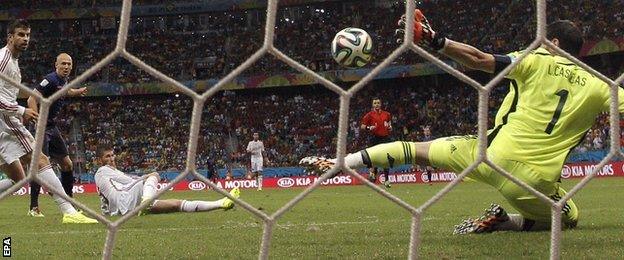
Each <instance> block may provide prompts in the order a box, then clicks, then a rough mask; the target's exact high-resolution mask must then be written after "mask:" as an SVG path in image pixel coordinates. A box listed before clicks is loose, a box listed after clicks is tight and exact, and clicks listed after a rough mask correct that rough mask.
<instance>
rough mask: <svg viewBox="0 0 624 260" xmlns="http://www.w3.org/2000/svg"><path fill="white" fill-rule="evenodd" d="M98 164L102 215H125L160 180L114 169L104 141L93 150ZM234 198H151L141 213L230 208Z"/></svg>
mask: <svg viewBox="0 0 624 260" xmlns="http://www.w3.org/2000/svg"><path fill="white" fill-rule="evenodd" d="M96 156H97V160H98V163H99V164H100V165H101V167H100V168H99V169H98V170H97V172H96V173H95V185H96V186H97V188H98V191H99V195H100V199H101V202H102V205H101V206H102V213H104V214H106V215H125V214H126V213H128V212H129V211H131V210H132V209H134V208H135V207H137V206H139V204H140V203H141V202H142V201H145V200H148V199H150V198H152V197H154V195H156V192H157V191H158V189H157V188H156V185H157V184H158V182H159V181H160V176H159V175H158V173H157V172H154V173H150V174H147V175H144V176H142V177H139V176H132V175H128V174H125V173H123V172H122V171H120V170H117V166H116V164H115V152H114V151H113V147H112V146H111V145H108V144H100V145H99V146H98V148H97V150H96ZM230 195H232V197H235V198H238V197H240V189H239V188H234V189H232V190H231V191H230ZM233 207H234V201H232V200H231V199H229V198H227V197H226V198H222V199H220V200H217V201H199V200H195V201H189V200H178V199H167V200H154V202H152V204H150V205H149V206H148V207H147V208H146V209H144V210H143V211H141V213H143V214H144V213H169V212H201V211H211V210H215V209H225V210H228V209H231V208H233Z"/></svg>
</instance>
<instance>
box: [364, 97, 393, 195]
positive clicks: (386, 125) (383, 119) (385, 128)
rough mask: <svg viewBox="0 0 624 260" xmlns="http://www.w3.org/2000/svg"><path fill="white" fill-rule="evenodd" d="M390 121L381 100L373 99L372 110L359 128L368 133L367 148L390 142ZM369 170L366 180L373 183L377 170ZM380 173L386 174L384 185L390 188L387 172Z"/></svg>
mask: <svg viewBox="0 0 624 260" xmlns="http://www.w3.org/2000/svg"><path fill="white" fill-rule="evenodd" d="M391 119H392V115H391V114H390V113H389V112H388V111H384V110H382V109H381V99H380V98H373V109H372V110H371V111H369V112H368V113H366V115H364V117H362V125H361V126H360V128H362V130H368V131H369V132H370V138H369V143H368V144H369V147H370V146H373V145H378V144H382V143H387V142H391V141H392V140H390V131H392V123H391ZM369 170H370V173H369V175H368V176H369V177H368V179H369V180H370V181H371V182H374V181H375V179H376V178H377V168H376V167H373V168H370V169H369ZM382 173H385V174H386V181H385V182H384V185H385V186H386V187H388V188H390V179H389V178H388V176H389V170H388V169H384V170H383V172H382Z"/></svg>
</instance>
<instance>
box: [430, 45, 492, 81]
mask: <svg viewBox="0 0 624 260" xmlns="http://www.w3.org/2000/svg"><path fill="white" fill-rule="evenodd" d="M445 41H446V43H445V44H444V47H442V49H440V50H439V51H438V52H440V53H442V54H444V55H445V56H447V57H449V58H451V59H453V60H454V61H456V62H459V63H460V64H461V65H464V66H466V67H468V68H471V69H475V70H481V71H485V72H488V73H494V71H495V69H496V58H495V56H494V55H492V54H490V53H485V52H483V51H481V50H479V49H477V48H475V47H473V46H471V45H468V44H465V43H461V42H456V41H453V40H451V39H445ZM503 68H504V67H503Z"/></svg>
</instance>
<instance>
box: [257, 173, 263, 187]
mask: <svg viewBox="0 0 624 260" xmlns="http://www.w3.org/2000/svg"><path fill="white" fill-rule="evenodd" d="M256 183H257V184H258V189H262V175H258V177H256Z"/></svg>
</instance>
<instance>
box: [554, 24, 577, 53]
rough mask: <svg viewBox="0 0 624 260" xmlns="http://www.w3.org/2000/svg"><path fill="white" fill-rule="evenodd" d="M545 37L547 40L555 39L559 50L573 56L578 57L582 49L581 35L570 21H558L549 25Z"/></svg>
mask: <svg viewBox="0 0 624 260" xmlns="http://www.w3.org/2000/svg"><path fill="white" fill-rule="evenodd" d="M546 37H547V38H548V39H549V40H552V39H555V38H557V39H558V40H559V48H561V49H563V50H564V51H566V52H567V53H570V54H572V55H574V56H578V55H579V54H580V52H581V47H583V33H582V32H581V29H579V28H578V27H577V26H576V25H575V24H574V23H573V22H572V21H570V20H558V21H555V22H553V23H551V24H549V25H548V32H547V33H546Z"/></svg>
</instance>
